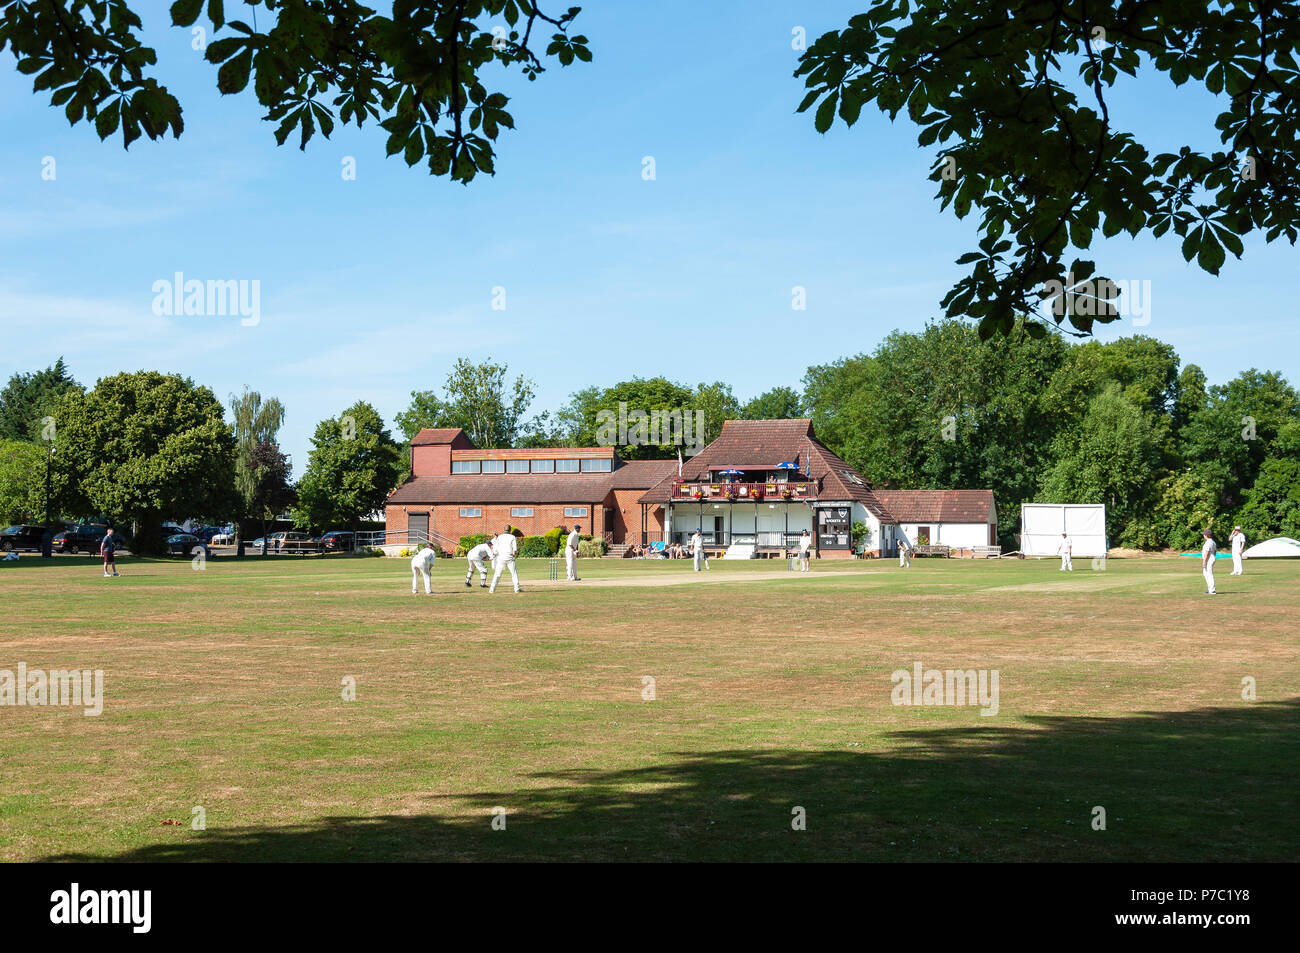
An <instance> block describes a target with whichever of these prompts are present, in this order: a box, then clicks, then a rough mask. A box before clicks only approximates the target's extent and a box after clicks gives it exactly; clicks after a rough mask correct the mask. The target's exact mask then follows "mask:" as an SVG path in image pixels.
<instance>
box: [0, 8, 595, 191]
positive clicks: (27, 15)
mask: <svg viewBox="0 0 1300 953" xmlns="http://www.w3.org/2000/svg"><path fill="white" fill-rule="evenodd" d="M229 6H231V4H225V3H223V2H222V0H175V2H173V3H172V4H171V20H172V23H173V24H175V25H176V26H178V27H186V28H189V27H191V25H193V24H195V23H196V21H198V19H199V16H200V14H201V13H202V12H203V11H204V10H205V8H206V11H207V20H208V22H209V23H210V24H211V29H212V33H213V35H214V36H215V37H216V38H215V39H214V40H213V41H212V42H211V43H208V44H207V47H206V51H205V56H206V58H207V60H208V62H209V63H212V64H218V63H220V64H221V68H220V69H219V70H218V71H217V89H218V90H219V91H220V92H221V93H223V94H226V95H229V94H231V93H239V92H242V91H243V90H244V89H246V88H247V87H248V85H249V83H250V82H251V83H252V86H253V90H254V93H255V95H256V97H257V101H258V103H259V105H260V106H261V107H262V108H264V109H265V110H266V114H265V116H264V117H263V118H264V119H266V120H270V121H275V122H277V123H278V126H277V128H276V130H275V140H276V142H277V143H278V144H279V145H284V143H285V141H286V139H288V137H289V134H290V133H292V132H293V131H294V130H295V129H296V130H298V132H299V141H300V144H301V147H302V148H303V149H306V147H307V142H308V140H310V139H311V137H312V136H313V135H314V134H315V133H316V131H317V130H318V129H319V131H320V133H321V135H322V136H324V137H325V138H326V139H328V138H329V137H330V134H331V133H332V132H333V131H334V124H335V122H336V121H338V122H341V123H344V124H347V123H349V122H355V123H356V124H357V127H358V128H361V127H362V126H363V124H364V123H365V122H366V120H369V119H373V120H374V121H375V122H376V123H377V124H378V125H379V126H380V127H381V128H382V129H383V130H384V131H385V132H386V133H387V135H388V139H387V150H388V155H390V156H391V155H393V154H395V153H399V152H400V153H401V154H402V158H403V159H404V160H405V161H406V164H407V165H414V164H415V163H417V162H419V161H420V160H421V159H427V163H428V167H429V171H430V173H432V174H433V175H450V177H451V178H452V179H453V180H458V181H461V182H469V181H470V180H471V179H473V178H474V176H475V175H476V174H477V173H478V172H486V173H488V174H491V173H492V171H493V164H492V160H493V152H492V144H493V142H494V141H495V140H496V138H497V136H498V135H499V133H500V131H501V129H502V128H506V129H513V128H514V120H513V119H512V118H511V116H510V114H509V113H508V112H506V110H505V107H506V104H507V102H508V97H507V96H506V95H505V94H504V93H501V92H492V91H490V90H489V89H488V88H487V86H485V85H484V82H483V76H484V74H486V73H487V72H488V68H489V67H490V66H493V65H501V66H504V67H510V66H518V67H520V69H521V71H522V73H523V75H525V76H527V77H528V78H529V79H530V80H532V79H536V78H537V76H538V74H540V73H542V72H544V71H545V67H544V65H543V62H542V58H541V57H542V56H545V57H548V58H549V57H554V58H555V59H556V60H558V61H559V63H560V65H561V66H568V65H569V64H570V63H572V62H573V61H574V60H575V59H577V60H584V61H588V60H590V59H591V52H590V51H589V49H588V47H587V38H586V37H585V36H582V35H580V34H573V35H570V27H571V26H572V23H573V19H574V17H576V16H577V15H578V13H579V8H578V7H569V8H568V10H567V11H566V12H564V13H558V14H557V15H554V16H552V15H550V14H548V13H546V12H544V11H543V10H542V9H541V4H540V2H539V0H477V2H474V3H466V2H462V0H456V2H453V0H429V2H411V0H398V2H396V3H393V4H391V5H390V6H391V14H390V15H382V14H379V13H377V12H376V11H375V10H373V9H371V8H369V7H367V6H365V5H364V4H362V3H360V2H357V0H295V2H293V3H286V2H284V0H247V3H246V4H240V5H239V6H240V7H241V8H245V7H247V8H250V9H249V13H250V14H251V15H250V16H249V19H250V20H251V21H252V23H251V24H249V23H247V22H245V21H244V20H231V21H229V23H227V21H226V18H225V12H226V9H227V8H228V7H229ZM258 7H261V8H262V17H261V21H262V25H261V27H260V28H259V24H258V16H257V12H258ZM146 9H149V7H148V6H147V5H144V4H142V3H139V2H137V3H135V4H131V3H128V2H127V0H113V2H105V3H94V2H87V0H45V2H41V3H6V4H3V5H0V49H4V48H5V47H6V46H8V47H9V48H10V49H11V50H12V51H13V54H14V57H15V58H16V60H17V62H18V71H19V72H20V73H25V74H29V75H30V74H36V79H35V81H34V82H33V84H32V89H33V91H34V92H37V93H39V92H42V91H43V90H49V91H50V103H51V104H52V105H54V106H62V107H64V112H65V114H66V115H67V117H68V121H69V122H71V123H73V124H74V125H75V124H76V123H78V122H81V121H83V120H85V121H87V122H90V121H93V122H94V124H95V132H96V133H97V134H98V135H99V138H100V139H107V138H108V137H109V136H111V135H114V134H116V133H119V131H120V135H121V137H122V144H123V145H124V146H130V145H131V143H132V142H133V141H135V140H136V139H138V138H139V137H140V134H141V133H142V132H143V133H144V134H145V135H146V136H148V137H149V138H150V139H158V138H161V137H164V136H166V134H167V132H168V131H170V132H171V134H172V135H173V136H176V137H179V136H180V135H181V132H182V130H183V128H184V123H183V121H182V119H181V104H180V103H179V102H178V101H177V99H176V97H175V96H173V95H172V94H171V92H170V91H169V90H168V89H167V87H166V86H164V85H162V84H161V83H159V82H158V80H157V79H156V78H154V76H152V75H150V74H151V73H152V72H153V70H152V67H153V66H154V64H156V63H157V61H158V59H157V55H156V54H155V52H154V51H153V49H151V48H150V47H148V46H145V45H144V44H143V43H141V41H140V34H141V33H142V32H143V28H144V24H143V22H142V21H141V18H140V16H139V13H138V12H137V11H143V10H146ZM151 12H152V11H151ZM502 20H504V21H505V23H506V24H507V25H508V26H509V30H508V31H506V30H504V29H502V30H501V31H500V32H494V27H498V26H499V25H500V22H501V21H502ZM227 27H229V30H230V32H228V33H227V34H226V35H224V36H221V35H219V34H221V32H222V30H223V29H226V28H227ZM195 29H203V28H202V27H201V26H200V27H196V28H195ZM547 31H550V32H549V35H546V34H547ZM187 39H188V38H187ZM543 42H545V43H546V48H545V52H544V53H542V54H541V56H539V55H538V50H539V49H540V48H541V44H542V43H543Z"/></svg>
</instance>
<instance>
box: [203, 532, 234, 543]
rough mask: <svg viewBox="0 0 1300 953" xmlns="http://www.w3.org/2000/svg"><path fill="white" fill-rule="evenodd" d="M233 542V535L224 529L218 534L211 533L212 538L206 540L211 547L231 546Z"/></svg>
mask: <svg viewBox="0 0 1300 953" xmlns="http://www.w3.org/2000/svg"><path fill="white" fill-rule="evenodd" d="M234 542H235V534H234V533H232V532H230V530H225V529H223V530H222V531H221V532H220V533H213V534H212V538H211V539H210V540H208V543H209V544H210V545H212V546H233V545H234Z"/></svg>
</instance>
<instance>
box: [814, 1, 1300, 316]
mask: <svg viewBox="0 0 1300 953" xmlns="http://www.w3.org/2000/svg"><path fill="white" fill-rule="evenodd" d="M1297 43H1300V6H1297V5H1296V4H1295V3H1294V2H1293V0H1001V2H995V3H990V2H988V0H877V2H875V3H872V4H871V6H870V9H868V10H867V11H866V12H865V13H861V14H859V15H857V16H854V17H853V18H851V19H850V20H849V22H848V26H847V27H845V28H844V29H842V30H838V31H834V32H831V33H827V34H825V35H824V36H822V37H821V38H819V39H818V40H817V41H816V42H815V43H814V44H813V45H811V46H810V47H809V48H808V49H807V51H806V52H805V53H804V54H803V55H802V56H801V58H800V62H799V66H798V69H797V70H796V72H795V75H796V76H801V77H803V78H804V83H805V85H806V86H807V88H808V93H807V95H806V96H805V97H804V99H803V102H802V103H801V104H800V106H799V111H801V112H802V111H805V110H809V109H813V108H814V107H816V108H815V110H814V124H815V126H816V128H817V129H818V130H819V131H820V132H826V131H827V130H828V129H830V127H831V126H832V125H833V124H834V122H835V118H836V117H837V116H838V117H839V119H840V120H841V121H843V122H844V123H845V124H846V125H849V126H851V125H853V124H854V123H856V122H857V121H858V119H859V117H860V115H861V112H862V107H863V106H865V105H867V104H873V105H875V106H876V107H877V108H878V109H880V110H881V111H882V112H884V113H885V114H886V115H888V116H889V118H890V119H891V120H893V119H895V118H897V116H898V115H899V114H900V113H902V112H906V114H907V117H908V118H909V119H910V120H911V121H912V122H913V123H915V124H916V125H917V126H918V127H919V133H918V135H917V142H918V143H919V144H920V145H921V146H927V147H928V146H937V147H938V149H937V154H936V159H935V163H934V166H933V170H932V173H931V175H930V178H931V179H933V180H934V181H935V182H937V183H938V194H937V198H938V200H939V201H940V203H941V207H942V208H944V209H947V208H949V207H951V208H952V210H953V212H954V213H955V214H956V215H957V217H958V218H965V217H966V216H967V215H970V214H971V213H972V212H974V213H975V214H976V215H977V217H978V219H979V232H980V236H981V237H980V239H979V242H978V250H975V251H971V252H969V253H967V254H965V255H962V256H961V257H960V258H959V259H958V260H957V261H958V264H961V265H968V266H970V270H969V273H968V274H966V275H965V276H964V277H963V278H961V279H960V280H959V281H958V282H957V283H956V285H954V286H953V287H952V289H951V290H950V291H949V292H948V293H947V295H946V296H945V297H944V299H943V302H942V303H943V305H944V306H945V307H946V309H947V315H948V316H949V317H956V316H964V317H968V318H972V319H975V320H977V321H978V322H979V330H980V333H981V335H982V336H984V337H987V336H989V335H991V334H993V333H995V332H999V331H1000V332H1002V333H1004V334H1005V333H1009V332H1011V330H1012V329H1013V328H1014V327H1015V325H1016V320H1017V316H1018V315H1021V314H1026V313H1032V312H1035V311H1037V310H1039V308H1038V306H1039V302H1040V299H1045V298H1051V299H1052V309H1051V317H1052V320H1053V321H1054V322H1055V323H1056V325H1058V326H1060V327H1061V328H1062V329H1063V330H1065V331H1068V332H1070V333H1073V334H1077V335H1085V334H1088V333H1090V332H1091V330H1092V327H1093V324H1094V322H1095V321H1113V320H1115V318H1116V317H1117V314H1116V307H1115V300H1116V297H1117V295H1116V291H1117V289H1116V288H1115V287H1114V285H1113V283H1111V282H1108V281H1107V280H1106V279H1105V278H1102V277H1100V276H1098V275H1095V274H1094V272H1095V270H1096V268H1095V265H1094V263H1093V262H1092V261H1088V260H1084V259H1082V258H1074V260H1073V261H1071V260H1070V259H1071V258H1072V257H1073V255H1074V254H1075V253H1076V252H1079V253H1081V252H1083V251H1085V250H1086V249H1088V248H1089V247H1090V246H1091V245H1092V242H1093V239H1094V237H1095V236H1096V235H1097V234H1098V233H1100V234H1101V235H1103V236H1105V237H1108V238H1109V237H1111V236H1115V235H1119V234H1120V233H1122V232H1126V233H1128V234H1129V235H1131V236H1137V235H1140V234H1143V233H1150V234H1151V235H1154V236H1157V237H1158V236H1162V235H1166V234H1172V235H1175V236H1177V237H1178V238H1179V239H1180V240H1181V243H1182V254H1183V257H1184V258H1185V259H1186V260H1187V261H1191V260H1193V259H1195V260H1196V262H1197V264H1198V265H1199V266H1200V267H1201V268H1203V269H1205V270H1206V271H1208V272H1210V273H1211V274H1215V275H1217V274H1218V273H1219V270H1220V268H1221V267H1222V266H1223V264H1224V261H1225V258H1226V253H1227V252H1231V253H1232V254H1233V255H1234V256H1236V257H1238V258H1239V257H1240V256H1241V254H1242V250H1243V246H1242V238H1243V237H1244V236H1246V235H1248V234H1251V233H1253V232H1258V233H1260V234H1262V235H1263V237H1264V239H1265V240H1266V241H1273V240H1275V239H1277V238H1280V237H1283V236H1285V237H1286V239H1287V240H1288V241H1290V242H1291V243H1293V244H1294V243H1295V240H1296V234H1297V228H1298V226H1300V201H1298V200H1300V162H1297V159H1298V156H1297V138H1298V133H1300V129H1298V128H1297V126H1298V123H1297V118H1298V117H1297V97H1298V96H1300V72H1297V67H1296V60H1295V55H1294V51H1295V49H1296V46H1297ZM1140 73H1141V74H1143V75H1144V76H1145V75H1159V74H1164V77H1165V78H1166V79H1168V81H1169V82H1171V83H1173V84H1174V85H1175V86H1184V85H1188V87H1189V89H1190V88H1192V87H1201V88H1202V89H1203V90H1205V91H1208V92H1209V93H1210V94H1211V95H1212V96H1213V97H1215V99H1216V100H1217V101H1218V102H1219V104H1220V106H1221V109H1220V111H1219V113H1218V116H1217V117H1216V119H1215V121H1214V130H1209V129H1205V130H1200V129H1190V128H1189V129H1188V130H1187V137H1188V139H1191V140H1193V141H1197V140H1199V139H1200V138H1202V133H1208V134H1209V135H1210V136H1211V138H1212V139H1213V138H1215V137H1216V133H1215V130H1217V140H1218V143H1219V147H1218V148H1215V149H1213V150H1212V151H1203V150H1200V149H1197V148H1194V147H1193V146H1191V145H1183V146H1182V147H1181V148H1179V149H1178V150H1177V151H1175V152H1162V153H1159V154H1156V155H1152V154H1151V152H1150V151H1149V150H1148V149H1147V148H1146V147H1145V146H1144V145H1143V144H1142V143H1141V142H1140V141H1139V140H1138V137H1137V136H1135V135H1134V134H1133V132H1132V131H1129V130H1126V129H1123V128H1119V127H1118V126H1117V124H1116V122H1115V119H1114V117H1113V116H1112V115H1111V110H1110V107H1109V105H1108V102H1107V98H1108V96H1110V93H1111V90H1112V88H1113V87H1115V86H1116V85H1117V84H1118V83H1120V82H1123V81H1125V79H1126V78H1127V79H1128V80H1132V79H1133V78H1135V77H1137V76H1138V75H1139V74H1140ZM1072 249H1073V251H1072ZM1067 275H1068V276H1070V277H1071V278H1072V279H1073V281H1074V282H1075V283H1081V282H1085V281H1087V282H1090V284H1086V285H1085V286H1084V289H1085V293H1083V294H1078V295H1070V296H1067V295H1065V294H1063V291H1064V290H1065V288H1067V287H1068V280H1067ZM1054 283H1055V284H1054ZM1067 322H1068V324H1067ZM1046 329H1047V325H1045V324H1044V323H1041V322H1037V321H1035V322H1031V323H1030V324H1029V325H1028V326H1027V330H1029V331H1030V333H1034V334H1039V335H1041V334H1043V333H1045V331H1046Z"/></svg>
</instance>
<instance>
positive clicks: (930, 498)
mask: <svg viewBox="0 0 1300 953" xmlns="http://www.w3.org/2000/svg"><path fill="white" fill-rule="evenodd" d="M875 493H876V497H877V499H879V500H880V502H882V503H884V504H885V506H887V507H888V508H889V512H891V513H893V514H894V516H895V517H896V518H897V519H898V521H899V522H900V523H989V522H992V518H993V516H994V514H995V513H996V512H997V510H996V509H995V508H994V505H993V491H992V490H876V491H875Z"/></svg>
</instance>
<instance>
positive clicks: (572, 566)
mask: <svg viewBox="0 0 1300 953" xmlns="http://www.w3.org/2000/svg"><path fill="white" fill-rule="evenodd" d="M581 529H582V524H581V523H574V524H573V532H571V533H570V534H569V539H568V542H566V543H565V544H564V578H566V579H568V580H569V582H577V581H578V531H579V530H581Z"/></svg>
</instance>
